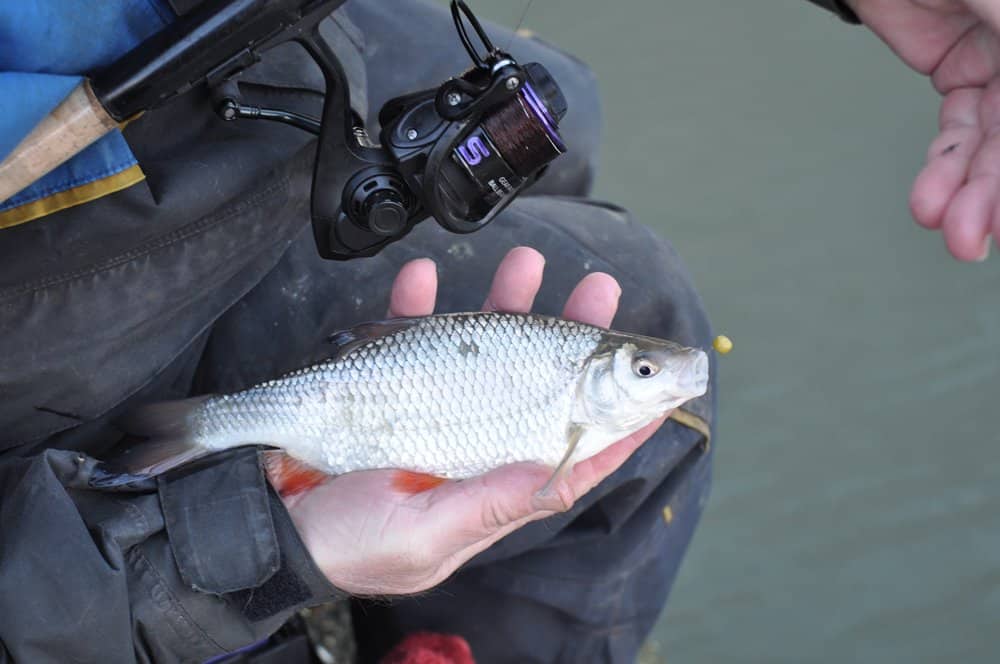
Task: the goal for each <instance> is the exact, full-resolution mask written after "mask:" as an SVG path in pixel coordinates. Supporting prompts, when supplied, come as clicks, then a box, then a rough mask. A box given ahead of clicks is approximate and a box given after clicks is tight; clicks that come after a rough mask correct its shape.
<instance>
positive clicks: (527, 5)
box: [504, 0, 535, 51]
mask: <svg viewBox="0 0 1000 664" xmlns="http://www.w3.org/2000/svg"><path fill="white" fill-rule="evenodd" d="M534 1H535V0H528V1H527V2H526V3H524V9H522V10H521V18H519V19H518V21H517V25H515V26H514V31H513V32H512V33H510V41H509V42H507V45H506V46H504V50H506V51H509V50H510V45H511V44H513V43H514V37H515V36H516V35H517V31H518V30H520V29H521V26H522V25H524V17H525V16H527V15H528V10H529V9H531V3H532V2H534Z"/></svg>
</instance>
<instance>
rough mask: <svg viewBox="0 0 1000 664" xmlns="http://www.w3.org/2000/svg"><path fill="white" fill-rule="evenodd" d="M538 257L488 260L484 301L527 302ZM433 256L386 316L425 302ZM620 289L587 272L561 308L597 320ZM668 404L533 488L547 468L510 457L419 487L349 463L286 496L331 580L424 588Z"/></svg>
mask: <svg viewBox="0 0 1000 664" xmlns="http://www.w3.org/2000/svg"><path fill="white" fill-rule="evenodd" d="M544 263H545V261H544V258H543V257H542V256H541V254H539V253H538V252H536V251H534V250H533V249H528V248H523V247H522V248H517V249H514V250H512V251H511V252H510V253H509V254H508V255H507V257H506V258H505V259H504V260H503V262H502V263H501V264H500V266H499V267H498V269H497V272H496V275H495V277H494V280H493V285H492V287H491V289H490V292H489V295H488V296H487V298H486V301H485V303H484V305H483V309H484V310H485V311H510V312H527V311H530V310H531V307H532V304H533V302H534V299H535V295H536V293H537V292H538V289H539V287H540V286H541V281H542V271H543V268H544ZM436 291H437V273H436V269H435V266H434V263H433V262H432V261H430V260H426V259H418V260H415V261H412V262H410V263H408V264H407V265H405V266H404V267H403V268H402V270H400V272H399V275H398V276H397V278H396V281H395V283H394V284H393V288H392V293H391V297H390V302H391V304H390V309H389V316H390V317H395V316H424V315H428V314H430V313H432V312H433V311H434V301H435V297H436ZM620 295H621V289H620V287H619V285H618V282H617V281H616V280H615V279H614V278H612V277H611V276H610V275H607V274H603V273H592V274H589V275H587V276H586V277H585V278H584V279H583V280H582V281H581V282H580V283H579V284H578V285H577V287H576V289H575V290H574V291H573V293H572V294H571V295H570V296H569V299H568V300H567V302H566V305H565V309H564V311H563V317H564V318H566V319H568V320H576V321H580V322H583V323H589V324H591V325H596V326H601V327H606V326H609V325H610V324H611V322H612V320H613V319H614V316H615V313H616V312H617V309H618V298H619V296H620ZM667 415H669V413H665V414H664V415H663V416H661V417H659V418H657V419H656V420H655V421H653V422H652V423H650V424H648V425H646V426H645V427H643V428H642V429H640V430H639V431H637V432H635V433H633V434H631V435H629V436H626V437H625V438H623V439H622V440H621V441H619V442H617V443H615V444H613V445H611V446H610V447H608V448H606V449H604V450H603V451H601V452H599V453H598V454H596V455H594V456H592V457H590V458H589V459H585V460H583V461H581V462H579V463H577V464H576V465H575V466H574V467H573V468H572V470H570V471H569V472H568V473H566V474H565V475H564V476H563V477H561V478H559V479H558V480H557V481H556V482H555V484H554V486H553V491H550V492H546V493H545V494H541V493H540V489H541V488H542V487H543V486H544V485H545V484H546V482H547V481H548V480H549V479H550V478H551V477H552V469H551V468H547V467H544V466H539V465H536V464H530V463H519V464H511V465H507V466H504V467H501V468H498V469H496V470H493V471H490V472H488V473H486V474H484V475H480V476H478V477H473V478H470V479H467V480H463V481H460V482H445V483H443V484H441V485H440V486H437V487H435V488H432V489H429V490H427V491H422V492H419V493H412V494H411V493H404V492H400V491H399V490H398V489H397V488H395V486H394V485H395V484H396V481H395V480H396V473H395V471H391V470H372V471H360V472H355V473H348V474H346V475H342V476H340V477H337V478H334V479H332V480H330V481H328V482H325V483H324V484H322V485H320V486H318V487H316V488H314V489H312V490H311V491H308V492H305V493H298V494H294V495H291V496H288V497H286V498H285V503H286V505H287V507H288V509H289V512H290V514H291V515H292V519H293V521H294V522H295V523H296V525H297V527H298V529H299V533H300V535H301V536H302V539H303V541H304V542H305V544H306V547H307V548H308V549H309V551H310V553H311V554H312V555H313V559H314V560H315V561H316V563H317V565H318V566H319V568H320V569H321V570H322V571H323V573H324V574H325V575H326V576H327V577H328V578H329V580H330V582H331V583H333V584H334V585H335V586H337V587H338V588H340V589H342V590H344V591H346V592H349V593H352V594H357V595H404V594H410V593H415V592H420V591H423V590H426V589H428V588H432V587H434V586H436V585H438V584H439V583H441V582H442V581H444V580H445V579H446V578H448V577H449V576H450V575H451V574H452V573H453V572H454V571H455V570H457V569H458V568H459V567H460V566H461V565H462V564H463V563H465V562H466V561H468V560H469V559H471V558H472V557H473V556H475V555H476V554H477V553H480V552H481V551H484V550H486V549H487V548H489V547H490V546H491V545H492V544H494V543H495V542H497V541H498V540H500V539H502V538H503V537H505V536H507V535H509V534H510V533H512V532H514V531H515V530H517V529H518V528H520V527H522V526H524V525H526V524H528V523H530V522H532V521H536V520H538V519H542V518H545V517H547V516H550V515H552V514H554V513H556V512H560V511H564V510H567V509H569V508H570V507H572V505H573V504H574V503H575V502H576V500H577V499H578V498H579V497H580V496H582V495H584V494H585V493H587V492H588V491H590V490H591V489H592V488H594V487H595V486H597V484H599V483H600V482H601V481H602V480H603V479H604V478H606V477H607V476H609V475H610V474H611V473H613V472H614V471H615V470H616V469H617V468H618V467H619V466H621V465H622V464H623V463H625V461H626V460H627V459H628V458H629V456H630V455H631V454H632V452H634V451H635V450H636V449H637V448H638V447H639V446H640V445H642V444H643V443H644V442H645V441H646V440H647V439H648V438H649V437H650V436H652V435H653V433H655V432H656V430H657V429H658V428H659V427H660V425H661V424H662V423H663V421H664V420H665V419H666V417H667Z"/></svg>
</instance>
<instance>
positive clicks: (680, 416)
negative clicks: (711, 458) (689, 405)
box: [670, 408, 712, 449]
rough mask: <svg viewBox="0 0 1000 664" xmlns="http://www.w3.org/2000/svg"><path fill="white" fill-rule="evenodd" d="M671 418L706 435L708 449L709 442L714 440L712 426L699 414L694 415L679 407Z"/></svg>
mask: <svg viewBox="0 0 1000 664" xmlns="http://www.w3.org/2000/svg"><path fill="white" fill-rule="evenodd" d="M670 419H672V420H676V421H677V422H678V423H679V424H683V425H684V426H686V427H688V428H689V429H694V430H695V431H697V432H698V433H700V434H701V435H703V436H704V437H705V447H706V449H707V448H708V445H709V443H711V442H712V428H711V427H710V426H708V422H706V421H705V420H703V419H701V418H700V417H698V416H697V415H692V414H691V413H689V412H687V411H686V410H682V409H680V408H678V409H677V410H675V411H674V412H673V413H671V414H670Z"/></svg>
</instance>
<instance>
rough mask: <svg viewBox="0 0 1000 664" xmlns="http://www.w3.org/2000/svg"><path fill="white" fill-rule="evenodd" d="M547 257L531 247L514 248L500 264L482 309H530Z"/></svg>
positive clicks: (522, 311) (510, 310) (511, 310)
mask: <svg viewBox="0 0 1000 664" xmlns="http://www.w3.org/2000/svg"><path fill="white" fill-rule="evenodd" d="M544 270H545V257H544V256H542V255H541V254H540V253H538V252H537V251H535V250H534V249H531V248H530V247H515V248H514V249H511V250H510V251H509V252H508V253H507V255H506V256H504V259H503V260H502V261H500V265H499V266H497V271H496V274H494V275H493V285H492V286H491V287H490V292H489V294H488V295H487V296H486V301H485V302H484V303H483V311H508V312H520V313H524V312H528V311H531V307H532V305H534V303H535V296H536V295H537V294H538V289H539V288H541V286H542V273H543V272H544Z"/></svg>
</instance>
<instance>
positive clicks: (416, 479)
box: [392, 470, 448, 493]
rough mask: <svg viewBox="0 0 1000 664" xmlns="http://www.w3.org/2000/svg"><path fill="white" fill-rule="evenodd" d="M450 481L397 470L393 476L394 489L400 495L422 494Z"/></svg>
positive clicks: (435, 476) (425, 474)
mask: <svg viewBox="0 0 1000 664" xmlns="http://www.w3.org/2000/svg"><path fill="white" fill-rule="evenodd" d="M447 481H448V480H447V479H445V478H443V477H438V476H437V475H428V474H427V473H415V472H413V471H412V470H397V471H396V472H395V474H393V476H392V488H393V489H395V490H396V491H399V492H400V493H421V492H423V491H430V490H431V489H433V488H434V487H438V486H441V485H442V484H444V483H445V482H447Z"/></svg>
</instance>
